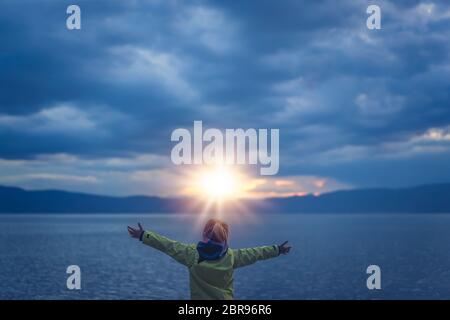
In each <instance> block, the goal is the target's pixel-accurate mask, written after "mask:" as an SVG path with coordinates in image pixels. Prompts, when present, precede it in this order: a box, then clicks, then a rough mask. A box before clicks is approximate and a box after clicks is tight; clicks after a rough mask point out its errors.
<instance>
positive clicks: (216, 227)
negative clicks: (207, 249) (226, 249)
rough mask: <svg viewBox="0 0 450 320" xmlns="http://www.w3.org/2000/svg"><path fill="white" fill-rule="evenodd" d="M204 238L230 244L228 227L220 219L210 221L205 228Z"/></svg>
mask: <svg viewBox="0 0 450 320" xmlns="http://www.w3.org/2000/svg"><path fill="white" fill-rule="evenodd" d="M203 238H204V239H211V240H212V241H215V242H222V243H226V244H228V225H227V224H226V223H225V222H223V221H221V220H219V219H209V220H208V222H206V224H205V227H204V228H203Z"/></svg>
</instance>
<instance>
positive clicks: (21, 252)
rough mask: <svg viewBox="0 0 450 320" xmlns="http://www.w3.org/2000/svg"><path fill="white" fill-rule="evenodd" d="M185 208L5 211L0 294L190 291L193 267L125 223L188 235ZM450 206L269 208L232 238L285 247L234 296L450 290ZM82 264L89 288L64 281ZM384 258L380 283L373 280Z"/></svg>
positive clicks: (423, 295) (195, 229) (192, 232)
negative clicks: (440, 209)
mask: <svg viewBox="0 0 450 320" xmlns="http://www.w3.org/2000/svg"><path fill="white" fill-rule="evenodd" d="M198 220H199V219H198V217H196V216H187V215H134V214H126V215H125V214H124V215H107V214H105V215H0V289H1V290H0V299H188V298H189V291H188V273H187V270H186V269H185V268H184V267H183V266H181V265H179V264H177V263H176V262H175V261H174V260H172V259H170V258H169V257H167V256H164V255H163V254H162V253H160V252H158V251H155V250H153V249H151V248H149V247H146V246H144V245H142V244H140V243H138V242H137V241H136V240H133V239H131V238H130V237H129V236H128V234H127V232H126V226H127V224H136V222H137V221H141V222H142V223H143V225H144V226H145V227H146V228H149V229H153V230H154V231H157V232H160V233H162V234H164V235H166V236H168V237H171V238H174V239H176V240H180V241H185V242H196V241H198V238H199V237H198V235H199V234H200V229H199V226H200V223H199V221H198ZM449 231H450V215H432V214H426V215H425V214H424V215H355V214H352V215H332V214H330V215H306V214H299V215H262V216H257V217H254V218H253V219H251V220H248V221H243V222H240V223H237V222H233V223H231V246H232V247H234V248H237V247H247V246H257V245H266V244H274V243H276V244H277V243H281V242H282V241H283V240H289V241H290V242H291V243H292V244H293V246H294V248H293V250H292V253H291V254H290V255H288V256H283V257H280V258H276V259H272V260H268V261H263V262H258V263H256V264H254V265H252V266H249V267H246V268H242V269H238V270H237V271H236V272H235V295H236V298H237V299H394V298H396V299H432V298H433V299H436V298H437V299H450V232H449ZM72 264H76V265H79V266H80V268H81V272H82V289H81V290H79V291H71V290H68V289H67V288H66V279H67V276H68V275H67V274H66V273H65V271H66V268H67V266H68V265H72ZM371 264H376V265H379V266H380V267H381V272H382V279H381V281H382V289H381V290H372V291H369V290H368V289H367V287H366V279H367V274H366V273H365V271H366V268H367V266H369V265H371Z"/></svg>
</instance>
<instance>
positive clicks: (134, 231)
mask: <svg viewBox="0 0 450 320" xmlns="http://www.w3.org/2000/svg"><path fill="white" fill-rule="evenodd" d="M138 227H139V229H135V228H132V227H130V226H128V233H129V234H130V236H131V237H132V238H136V239H141V236H142V234H143V233H144V229H143V228H142V226H141V224H140V223H139V222H138Z"/></svg>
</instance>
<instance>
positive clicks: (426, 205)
mask: <svg viewBox="0 0 450 320" xmlns="http://www.w3.org/2000/svg"><path fill="white" fill-rule="evenodd" d="M244 202H245V203H244V205H245V206H246V207H247V208H248V210H251V211H254V212H261V213H450V183H442V184H431V185H423V186H417V187H411V188H399V189H383V188H378V189H356V190H346V191H336V192H330V193H326V194H323V195H320V196H312V195H308V196H302V197H288V198H268V199H264V200H245V201H244ZM195 211H198V207H197V209H195V206H193V200H192V199H188V198H161V197H154V196H130V197H112V196H101V195H93V194H85V193H76V192H67V191H59V190H43V191H27V190H24V189H20V188H15V187H4V186H0V213H189V212H195Z"/></svg>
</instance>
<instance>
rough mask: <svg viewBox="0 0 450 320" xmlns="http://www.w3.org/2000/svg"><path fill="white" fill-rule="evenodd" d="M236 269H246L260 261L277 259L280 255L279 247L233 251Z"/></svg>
mask: <svg viewBox="0 0 450 320" xmlns="http://www.w3.org/2000/svg"><path fill="white" fill-rule="evenodd" d="M233 254H234V264H233V267H234V268H239V267H245V266H248V265H250V264H252V263H255V262H256V261H259V260H266V259H270V258H275V257H277V256H278V255H279V251H278V246H276V245H274V246H263V247H255V248H246V249H237V250H233Z"/></svg>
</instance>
